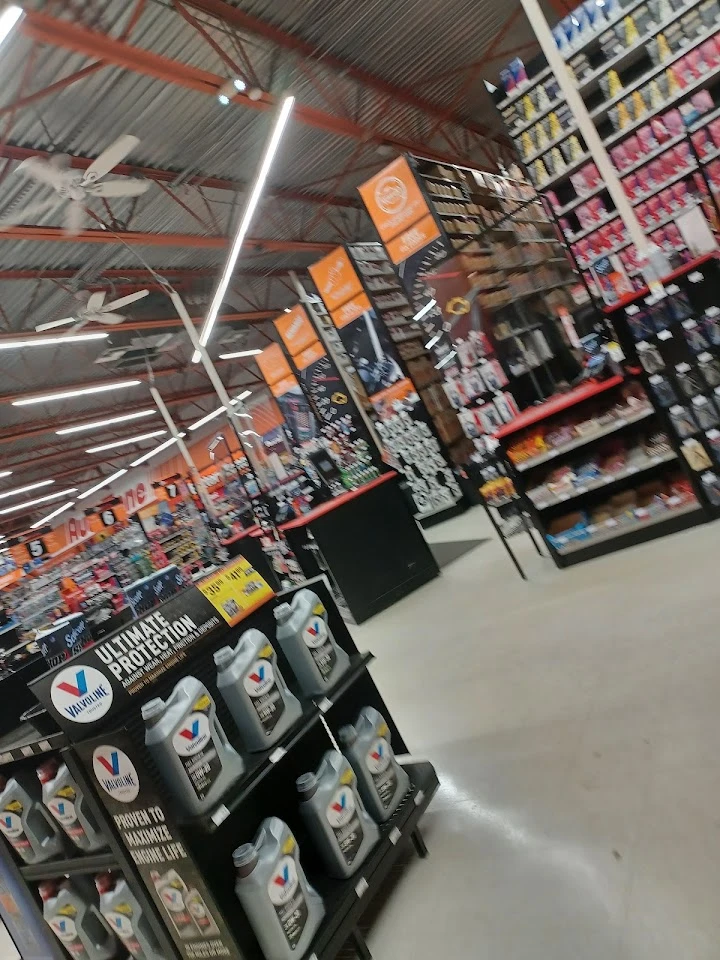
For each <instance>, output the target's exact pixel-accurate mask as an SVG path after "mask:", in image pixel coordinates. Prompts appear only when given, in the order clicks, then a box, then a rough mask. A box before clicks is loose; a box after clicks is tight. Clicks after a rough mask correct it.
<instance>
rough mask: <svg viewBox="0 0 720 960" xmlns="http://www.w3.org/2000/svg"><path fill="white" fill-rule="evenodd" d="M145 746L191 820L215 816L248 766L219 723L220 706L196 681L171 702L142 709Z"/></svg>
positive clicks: (187, 682) (188, 681)
mask: <svg viewBox="0 0 720 960" xmlns="http://www.w3.org/2000/svg"><path fill="white" fill-rule="evenodd" d="M142 718H143V720H144V721H145V744H146V746H147V747H148V749H149V750H150V752H151V753H152V755H153V757H154V759H155V762H156V763H157V765H158V767H159V769H160V773H161V774H162V776H163V779H164V780H165V783H166V785H167V787H168V789H169V790H170V792H171V793H172V795H173V796H174V797H177V799H178V801H179V802H180V803H181V804H182V806H183V808H184V809H185V810H186V811H187V813H189V814H201V813H205V812H206V811H207V810H210V809H211V808H212V807H214V806H215V804H216V803H217V802H218V801H219V800H220V798H221V797H222V795H223V794H224V793H225V791H226V790H227V789H228V787H229V786H230V785H231V784H232V783H233V782H234V781H235V780H237V779H238V777H241V776H242V773H243V770H244V766H243V762H242V760H241V759H240V756H239V754H237V753H236V752H235V750H233V748H232V747H231V746H230V741H229V740H228V738H227V736H226V734H225V731H224V730H223V728H222V726H221V725H220V721H219V720H218V719H217V715H216V711H215V703H214V702H213V699H212V697H211V696H210V694H209V693H208V692H207V690H206V688H205V686H204V685H203V684H202V683H201V682H200V681H199V680H197V679H196V678H195V677H183V679H182V680H180V681H179V682H178V683H177V684H176V686H175V689H174V690H173V692H172V693H171V694H170V696H169V697H168V699H167V700H161V699H160V697H156V698H155V699H154V700H150V701H149V702H148V703H146V704H144V705H143V708H142Z"/></svg>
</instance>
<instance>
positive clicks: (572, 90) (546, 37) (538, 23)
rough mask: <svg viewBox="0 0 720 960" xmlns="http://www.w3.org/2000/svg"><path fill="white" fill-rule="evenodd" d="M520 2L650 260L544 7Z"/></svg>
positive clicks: (609, 187) (632, 233) (608, 184)
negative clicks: (559, 48) (549, 24)
mask: <svg viewBox="0 0 720 960" xmlns="http://www.w3.org/2000/svg"><path fill="white" fill-rule="evenodd" d="M520 2H521V3H522V5H523V9H524V10H525V14H526V15H527V18H528V20H529V21H530V26H531V27H532V28H533V30H534V31H535V36H536V37H537V39H538V42H539V43H540V46H541V48H542V51H543V53H544V54H545V58H546V59H547V62H548V63H549V64H550V68H551V69H552V71H553V73H554V74H555V77H556V79H557V82H558V84H559V86H560V89H561V90H562V92H563V94H564V95H565V99H566V101H567V104H568V106H569V107H570V110H571V111H572V113H573V115H574V117H575V120H576V122H577V126H578V130H579V131H580V133H581V134H582V136H583V138H584V140H585V143H586V144H587V147H588V150H589V151H590V153H591V155H592V159H593V160H594V161H595V164H596V165H597V168H598V172H599V173H600V176H601V177H602V179H603V180H604V182H605V186H606V187H607V190H608V193H609V194H610V196H611V197H612V199H613V202H614V204H615V207H616V209H617V212H618V214H619V215H620V217H621V218H622V220H623V222H624V224H625V226H626V227H627V231H628V234H629V235H630V239H631V240H632V242H633V243H634V244H635V246H636V247H637V249H638V253H639V254H640V258H641V259H643V260H644V259H647V257H648V253H649V246H650V245H649V242H648V239H647V237H646V236H645V232H644V230H643V228H642V226H641V224H640V221H639V220H638V218H637V216H636V214H635V211H634V209H633V208H632V206H631V205H630V201H629V200H628V198H627V195H626V194H625V191H624V190H623V188H622V184H621V183H620V179H619V177H618V175H617V172H616V170H615V167H613V165H612V163H611V161H610V157H609V156H608V152H607V150H606V149H605V145H604V144H603V142H602V140H601V139H600V134H599V133H598V132H597V129H596V127H595V124H594V123H593V122H592V120H591V119H590V115H589V114H588V112H587V108H586V106H585V103H584V101H583V99H582V97H581V96H580V93H579V91H578V89H577V87H576V86H575V80H574V79H573V78H572V76H571V75H570V71H569V70H568V68H567V66H566V64H565V61H564V60H563V58H562V56H561V55H560V51H559V50H558V48H557V45H556V44H555V40H554V38H553V35H552V33H551V31H550V27H549V26H548V22H547V20H546V19H545V15H544V13H543V12H542V10H541V8H540V3H539V0H520Z"/></svg>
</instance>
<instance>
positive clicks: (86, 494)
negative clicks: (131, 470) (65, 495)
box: [78, 469, 127, 500]
mask: <svg viewBox="0 0 720 960" xmlns="http://www.w3.org/2000/svg"><path fill="white" fill-rule="evenodd" d="M124 473H127V470H125V469H123V470H117V471H116V472H115V473H111V474H110V476H109V477H105V479H104V480H101V481H100V483H96V484H95V486H94V487H90V489H89V490H86V491H85V492H84V493H81V494H80V496H79V497H78V500H84V499H85V497H89V496H90V494H91V493H95V491H96V490H102V488H103V487H106V486H107V485H108V484H109V483H112V482H113V480H117V478H118V477H121V476H122V475H123V474H124Z"/></svg>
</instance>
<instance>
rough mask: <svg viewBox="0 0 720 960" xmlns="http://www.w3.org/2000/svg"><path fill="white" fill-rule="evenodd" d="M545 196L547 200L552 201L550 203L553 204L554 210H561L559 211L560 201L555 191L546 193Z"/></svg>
mask: <svg viewBox="0 0 720 960" xmlns="http://www.w3.org/2000/svg"><path fill="white" fill-rule="evenodd" d="M545 196H546V197H547V199H548V200H549V201H550V203H551V204H552V206H553V209H554V210H559V209H560V201H559V200H558V198H557V194H556V193H555V191H554V190H547V191H546V192H545Z"/></svg>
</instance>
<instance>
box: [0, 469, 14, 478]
mask: <svg viewBox="0 0 720 960" xmlns="http://www.w3.org/2000/svg"><path fill="white" fill-rule="evenodd" d="M11 473H12V470H0V477H9V476H10V474H11Z"/></svg>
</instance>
